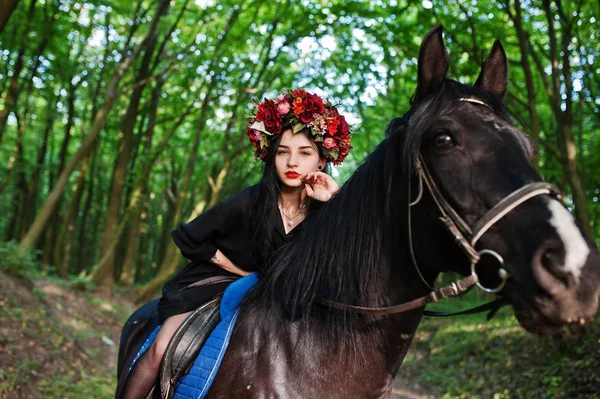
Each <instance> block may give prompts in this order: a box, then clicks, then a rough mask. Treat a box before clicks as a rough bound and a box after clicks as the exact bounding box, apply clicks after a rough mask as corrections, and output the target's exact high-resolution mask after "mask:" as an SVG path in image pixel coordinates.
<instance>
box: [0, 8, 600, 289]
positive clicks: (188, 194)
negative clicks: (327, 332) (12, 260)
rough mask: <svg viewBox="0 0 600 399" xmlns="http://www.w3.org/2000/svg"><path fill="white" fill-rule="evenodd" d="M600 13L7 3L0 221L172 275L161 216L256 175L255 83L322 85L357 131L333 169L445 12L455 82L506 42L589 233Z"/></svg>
mask: <svg viewBox="0 0 600 399" xmlns="http://www.w3.org/2000/svg"><path fill="white" fill-rule="evenodd" d="M159 6H161V7H165V6H166V12H164V13H163V14H160V13H157V10H158V7H159ZM517 6H518V7H517ZM598 18H600V16H599V15H598V8H597V4H595V3H593V2H590V1H588V0H583V1H581V2H576V3H573V4H571V3H564V2H553V1H550V0H544V1H542V2H541V4H538V3H535V2H518V3H517V2H515V1H514V0H486V1H474V0H469V1H466V2H465V1H457V0H452V1H447V2H442V1H437V0H435V1H433V0H432V1H420V2H412V1H408V0H399V1H397V0H377V1H360V0H356V1H337V0H333V1H327V2H325V1H301V2H292V1H281V2H270V3H268V2H267V3H266V2H253V1H249V0H225V1H212V0H206V1H192V0H183V1H178V2H164V1H158V2H157V1H148V0H139V1H137V2H135V3H131V2H123V1H120V0H94V1H87V2H75V1H71V0H69V1H57V0H48V1H45V2H37V1H33V0H30V1H22V2H19V4H18V6H17V8H16V10H15V11H14V12H13V13H12V15H11V16H10V19H9V21H8V25H7V26H6V29H4V31H2V33H1V35H0V93H2V95H0V215H2V216H1V217H0V235H1V236H3V239H4V240H6V241H10V240H17V241H21V240H23V239H24V238H25V237H29V238H31V234H30V233H31V232H32V231H33V232H34V233H36V234H34V235H35V239H34V240H33V241H34V245H33V247H35V248H36V249H38V250H40V251H41V253H40V258H41V261H42V263H43V264H44V265H47V266H50V265H53V266H54V267H55V269H56V271H57V273H58V274H59V275H60V276H61V277H67V276H69V275H71V276H80V277H78V278H80V279H84V278H87V279H90V276H92V277H91V278H93V279H95V280H96V281H98V282H99V283H100V284H102V285H105V284H106V283H107V282H108V283H111V282H112V281H117V282H119V281H120V282H121V283H122V284H123V285H132V284H144V283H146V282H149V281H151V280H153V279H155V278H156V277H157V276H159V275H160V274H161V270H162V271H165V272H166V275H167V276H168V274H169V273H172V272H174V270H175V269H176V268H177V266H178V265H175V268H170V267H169V265H166V264H167V263H169V262H170V261H172V260H173V259H176V256H177V255H176V254H175V252H174V249H173V247H172V244H171V242H170V237H169V231H170V230H171V229H172V228H173V227H174V226H175V225H176V224H177V223H179V222H181V221H185V220H189V219H190V218H192V217H193V216H194V215H196V214H198V213H199V212H201V211H202V210H204V209H206V208H207V207H211V206H213V205H215V204H216V203H218V202H219V201H221V200H223V199H224V198H226V197H227V196H229V195H231V194H233V193H235V192H237V191H239V190H240V189H241V188H243V187H244V186H246V185H249V184H252V183H253V182H256V180H257V179H258V176H259V174H260V162H254V161H253V157H252V145H251V144H250V142H249V141H248V140H247V138H246V136H245V133H246V129H245V125H246V124H247V121H248V119H247V117H248V116H249V115H250V113H251V111H252V110H251V107H252V103H251V99H252V98H253V97H255V98H258V99H262V98H263V97H265V96H268V97H274V96H276V94H277V93H278V92H279V91H280V90H282V89H286V88H287V89H294V88H300V87H301V88H305V89H307V90H310V91H312V92H316V93H317V94H319V95H322V96H324V97H327V98H330V99H332V101H333V102H334V104H335V105H336V106H339V109H340V111H341V112H342V113H343V114H344V115H346V116H347V119H348V120H349V122H350V123H351V124H352V125H353V127H354V128H355V131H356V134H355V137H354V138H353V141H352V145H353V146H354V150H353V151H352V152H351V153H350V155H349V156H348V158H347V159H346V160H345V162H344V164H343V165H341V166H339V167H338V166H336V167H334V168H333V174H334V176H335V177H336V178H337V179H338V180H339V181H340V182H343V181H345V179H346V178H347V177H348V176H349V175H350V174H351V173H352V171H353V170H354V169H355V168H356V166H357V165H358V164H359V163H360V162H361V161H362V160H363V159H364V157H365V156H366V154H368V152H369V151H371V150H372V149H373V147H374V146H375V145H377V143H378V142H380V141H381V139H383V138H384V137H385V134H384V131H385V126H386V124H387V123H388V122H389V121H390V120H391V119H392V118H394V117H398V116H401V115H402V114H403V113H404V112H405V111H406V110H407V109H408V107H409V104H410V98H411V96H412V93H413V92H414V90H415V86H416V67H417V56H418V49H419V44H420V41H421V39H422V38H423V37H424V35H425V34H426V33H427V32H428V31H429V29H431V27H433V26H434V25H435V24H438V23H441V24H443V25H444V27H445V36H446V41H447V43H448V49H449V52H450V57H451V59H452V62H451V65H452V67H451V68H452V69H451V70H450V71H449V74H450V76H452V77H455V78H457V79H460V80H461V81H463V82H466V83H473V82H474V81H475V79H476V77H477V73H478V71H479V65H480V64H481V61H482V60H483V59H484V58H485V56H486V55H487V52H488V51H489V49H490V48H491V45H492V43H493V40H494V39H496V38H497V39H500V40H501V41H502V43H503V45H504V48H505V49H506V52H507V54H508V58H509V62H510V71H511V82H510V88H509V92H508V95H507V98H506V102H507V105H508V106H509V108H510V109H511V111H512V113H513V115H514V119H515V121H516V123H517V124H518V125H519V126H520V127H521V128H522V129H523V130H524V131H526V132H529V133H530V134H531V138H532V140H533V141H534V143H535V144H536V146H537V158H536V159H535V161H536V162H537V165H538V166H539V169H540V173H541V174H542V176H543V177H545V178H546V179H547V180H549V181H551V182H553V183H555V184H557V185H558V186H559V187H560V188H561V189H562V190H563V191H565V193H566V194H567V199H568V203H569V205H570V207H571V208H574V209H575V210H576V211H577V209H578V208H581V209H583V208H588V209H587V211H588V213H589V221H590V226H591V228H590V230H591V233H592V235H593V236H594V237H596V236H598V234H597V233H598V232H600V230H599V229H600V219H599V218H600V206H599V205H598V204H599V201H598V194H600V186H599V184H600V181H599V179H598V176H597V173H596V172H595V171H596V170H598V166H600V157H598V154H600V151H598V149H599V146H600V140H599V139H598V137H597V135H596V134H595V132H596V131H597V130H598V127H599V126H600V119H599V118H598V115H600V113H599V110H598V106H599V105H598V104H600V100H599V98H600V81H599V80H598V78H597V76H598V72H600V71H598V70H597V62H595V61H596V60H597V58H598V55H599V54H598V52H599V50H598V49H599V46H598V38H599V37H600V31H599V30H598V24H597V19H598ZM153 21H154V22H156V27H157V28H156V31H154V30H152V27H153V26H154V23H153ZM519 29H520V31H522V32H523V34H524V36H523V37H524V39H523V40H524V42H523V40H522V39H521V36H520V35H519ZM521 44H523V45H524V47H522V46H521ZM128 57H129V58H130V59H131V63H130V64H128V65H125V64H124V61H125V60H127V59H129V58H128ZM525 61H527V62H528V63H529V66H527V65H526V63H525ZM143 71H146V72H143ZM117 78H118V79H117ZM529 84H531V87H530V86H529ZM13 89H14V90H13ZM530 89H531V92H530ZM557 101H558V102H557ZM103 107H106V108H103ZM2 115H6V120H5V125H4V126H3V125H2V118H3V117H2ZM98 124H99V125H98ZM95 126H101V127H100V130H99V131H98V135H97V138H96V139H95V140H94V141H93V143H92V144H91V145H90V146H89V149H88V150H86V151H82V148H84V146H83V143H84V142H85V138H86V137H89V136H90V134H91V133H93V132H94V129H95ZM128 132H129V133H128ZM569 134H570V136H569ZM126 137H128V139H127V140H126ZM573 150H574V152H573ZM123 153H125V155H124V156H123V155H122V154H123ZM573 154H575V156H576V159H570V158H569V157H572V156H573ZM70 161H73V162H75V166H74V169H73V170H72V171H71V172H68V171H66V170H67V166H68V164H69V162H70ZM571 161H574V162H576V163H577V165H576V166H577V167H576V168H575V169H573V164H572V163H569V162H571ZM61 174H64V179H63V180H61V178H60V176H61ZM61 181H64V182H65V185H64V188H63V189H62V190H59V191H58V192H56V195H55V194H54V193H53V190H55V189H56V188H57V187H58V186H59V184H58V183H59V182H61ZM578 181H579V183H578ZM120 185H122V189H116V188H115V187H118V186H120ZM580 192H581V193H582V194H581V195H583V202H581V201H580V200H581V198H580V197H581V195H579V194H578V193H580ZM50 194H52V195H50ZM50 197H52V198H56V201H55V202H53V204H49V198H50ZM117 199H118V200H117ZM53 201H54V200H53ZM50 202H51V201H50ZM111 206H114V209H116V212H115V211H114V209H113V208H111ZM45 212H48V217H47V218H46V219H45V222H44V223H41V224H36V222H38V221H39V220H40V219H43V218H42V217H41V216H40V215H43V214H44V213H45ZM111 212H112V213H111ZM584 216H585V215H584V214H583V213H581V214H580V212H578V217H580V219H581V218H582V217H584ZM34 227H35V228H34ZM36 230H37V231H36ZM107 255H108V257H107ZM103 259H108V260H107V261H103ZM177 259H178V258H177ZM99 264H102V265H100V266H99ZM106 265H108V266H106ZM165 265H166V266H165ZM104 269H106V270H105V271H106V272H105V273H104V272H103V270H104ZM86 276H87V277H86Z"/></svg>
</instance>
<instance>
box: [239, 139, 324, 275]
mask: <svg viewBox="0 0 600 399" xmlns="http://www.w3.org/2000/svg"><path fill="white" fill-rule="evenodd" d="M283 130H284V131H285V130H286V129H285V128H284V129H283ZM299 133H300V132H299ZM301 133H303V134H304V135H305V136H306V137H307V138H308V139H309V140H310V141H311V142H314V140H313V138H312V136H311V135H310V131H309V130H308V129H304V130H302V131H301ZM281 137H282V135H279V136H276V137H274V138H273V139H272V140H271V142H270V145H269V153H268V154H267V156H266V157H265V159H264V165H263V174H262V178H261V179H260V182H259V183H258V185H257V190H256V191H255V194H254V198H253V201H252V202H253V205H254V206H253V209H254V211H255V214H254V217H253V218H252V226H251V230H250V231H252V234H253V238H252V241H253V242H252V248H251V249H250V252H251V255H252V258H253V260H254V262H255V264H256V265H257V266H259V267H263V266H265V265H266V264H267V262H268V260H269V259H270V258H271V257H272V256H273V254H274V253H275V250H276V248H275V246H274V245H273V241H274V240H273V236H274V235H275V234H276V232H275V229H273V228H268V227H267V226H275V225H276V223H281V221H280V220H278V218H281V216H280V215H279V212H275V209H278V201H279V196H280V189H279V180H278V179H277V171H276V170H275V157H276V155H277V149H278V147H279V143H280V142H281ZM316 147H317V150H318V153H319V158H320V159H323V158H324V157H325V156H324V154H323V150H322V148H321V147H320V146H318V145H317V146H316ZM326 169H327V167H326V168H325V170H326ZM323 172H325V171H323ZM315 202H316V201H311V202H309V203H308V204H307V205H308V208H309V210H313V209H314V208H315V205H316V206H318V204H315Z"/></svg>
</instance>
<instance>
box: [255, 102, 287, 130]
mask: <svg viewBox="0 0 600 399" xmlns="http://www.w3.org/2000/svg"><path fill="white" fill-rule="evenodd" d="M256 120H257V121H258V122H263V123H264V124H265V129H266V130H267V131H268V132H269V133H273V134H281V127H282V123H281V115H279V112H277V106H276V105H275V102H274V101H273V100H265V101H264V102H262V103H260V105H259V106H258V113H257V114H256Z"/></svg>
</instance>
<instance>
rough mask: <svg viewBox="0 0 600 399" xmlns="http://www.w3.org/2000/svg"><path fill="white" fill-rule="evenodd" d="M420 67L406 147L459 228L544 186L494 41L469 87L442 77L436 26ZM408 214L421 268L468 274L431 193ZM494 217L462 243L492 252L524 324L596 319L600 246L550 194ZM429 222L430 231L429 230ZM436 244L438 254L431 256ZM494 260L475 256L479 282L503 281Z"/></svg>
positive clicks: (443, 55)
mask: <svg viewBox="0 0 600 399" xmlns="http://www.w3.org/2000/svg"><path fill="white" fill-rule="evenodd" d="M418 69H419V75H418V88H417V93H416V95H415V98H414V101H413V107H412V108H411V111H409V113H408V114H407V116H406V117H405V121H404V122H405V123H406V127H405V132H406V142H405V143H404V145H405V151H407V152H412V153H413V154H414V153H420V154H421V156H422V159H423V161H424V164H425V168H426V169H427V170H428V172H429V174H430V176H431V178H432V180H433V182H434V184H435V185H437V187H438V188H439V193H440V194H441V196H442V197H443V199H445V200H446V201H447V203H448V205H449V206H450V207H451V208H452V209H453V210H455V211H456V213H457V214H458V215H459V217H460V218H461V219H462V220H464V221H465V222H466V225H467V227H466V229H467V230H469V229H471V230H473V229H477V226H478V223H479V222H480V221H481V219H482V218H484V217H485V216H486V214H487V213H488V212H489V211H490V209H492V208H494V206H495V205H497V204H498V203H499V202H500V201H502V200H503V199H505V198H507V197H510V195H511V194H512V193H514V192H515V191H517V190H519V189H520V188H522V187H524V186H527V185H530V184H531V183H535V182H541V180H542V179H541V177H540V175H539V174H538V172H537V171H536V169H535V168H534V167H533V166H532V164H531V154H532V151H531V150H532V148H531V145H530V142H529V140H528V139H527V137H526V136H525V135H524V134H523V132H521V131H520V130H519V129H517V128H516V127H515V126H513V124H512V123H511V121H510V118H509V117H508V114H507V112H506V110H505V107H504V105H503V102H502V99H503V97H504V94H505V92H506V88H507V83H508V63H507V59H506V54H505V52H504V50H503V48H502V46H501V44H500V43H499V42H496V43H495V44H494V47H493V49H492V51H491V53H490V55H489V56H488V58H487V59H486V61H485V62H484V65H483V68H482V70H481V73H480V75H479V78H478V79H477V81H476V83H475V85H473V86H472V87H471V86H467V85H463V84H460V83H458V82H456V81H453V80H450V79H448V78H446V72H447V70H448V55H447V52H446V48H445V45H444V42H443V39H442V30H441V28H436V29H434V30H433V31H431V32H430V33H429V34H428V36H427V37H426V38H425V39H424V41H423V44H422V46H421V50H420V54H419V67H418ZM413 159H414V158H413ZM415 161H416V160H415ZM412 186H413V187H415V188H414V189H413V190H412V191H413V198H414V196H415V195H416V194H415V192H416V191H417V187H418V184H415V181H413V185H412ZM425 186H426V185H425ZM424 191H425V192H426V193H427V188H424ZM413 213H414V214H415V217H414V220H413V225H414V228H413V230H414V232H413V234H414V235H415V238H416V241H417V242H416V243H415V249H416V251H417V258H418V259H419V262H420V263H422V265H423V266H425V265H426V264H427V265H428V267H431V268H435V267H437V265H440V264H442V263H445V264H446V265H447V266H448V268H449V269H453V270H456V271H460V272H461V273H463V274H469V273H471V269H470V267H469V262H468V261H467V262H465V260H464V259H465V257H464V255H462V253H461V254H459V253H458V252H457V251H458V250H457V249H456V248H458V246H457V244H456V243H455V242H454V239H453V237H452V236H451V235H450V234H448V232H447V231H445V230H444V229H442V228H439V226H440V225H441V224H440V223H439V220H438V217H439V216H440V211H439V210H438V208H437V207H436V206H435V201H434V200H433V195H432V194H429V195H428V194H425V195H424V198H423V200H422V201H421V202H420V203H419V204H417V205H415V206H413ZM492 219H494V220H492V221H491V223H490V224H489V226H490V228H489V229H486V230H485V231H483V232H482V234H480V237H477V238H474V237H473V236H472V235H471V236H470V237H469V235H470V234H469V233H465V237H466V238H467V241H472V243H473V247H474V248H475V249H476V250H477V251H481V250H483V249H487V250H492V251H494V252H495V253H497V254H498V255H499V256H500V257H501V258H502V259H503V261H504V265H503V268H504V269H505V270H506V271H507V272H508V275H509V276H510V277H509V278H508V279H507V280H506V284H505V285H504V286H503V289H502V290H501V291H500V295H502V296H504V297H506V298H507V299H508V300H509V301H510V302H511V304H512V305H513V307H514V309H515V314H516V316H517V318H518V320H519V321H520V323H521V324H522V325H523V327H525V328H526V329H527V330H529V331H532V332H536V333H549V332H552V331H554V330H555V329H556V328H557V327H559V326H561V325H564V324H567V323H573V322H583V321H585V320H589V319H590V318H592V317H593V316H594V315H595V314H596V312H597V309H598V297H599V295H600V262H599V257H598V250H597V248H596V246H595V245H594V243H593V241H592V240H591V239H589V237H586V234H585V233H584V232H583V230H582V229H581V228H580V227H579V226H578V225H577V222H576V221H575V220H574V218H573V216H572V215H571V214H570V213H569V212H568V211H567V210H566V209H565V207H564V206H563V204H562V203H561V202H560V200H559V198H558V197H557V196H555V195H551V194H549V195H548V194H545V195H537V194H536V195H533V196H531V197H528V198H526V199H524V200H523V201H522V203H519V205H517V206H515V207H514V209H512V210H510V211H509V212H507V213H506V214H503V215H499V217H498V218H497V220H495V219H496V218H492ZM423 221H426V222H423ZM427 221H428V222H427ZM420 222H423V223H422V225H421V226H418V225H417V223H420ZM432 224H434V225H435V226H437V227H438V228H436V229H435V230H436V232H433V233H432ZM442 230H444V231H442ZM472 233H473V234H475V235H476V232H472ZM423 237H429V238H428V239H425V238H423ZM434 240H437V242H434ZM434 247H435V248H437V249H438V250H437V251H432V248H434ZM449 254H450V255H453V256H449ZM498 263H499V262H498V259H497V258H496V257H494V256H482V257H481V262H480V263H479V264H477V267H476V268H475V269H476V273H477V274H478V276H479V278H480V281H481V282H482V284H484V285H489V286H492V285H495V284H500V283H501V282H500V281H499V279H498V277H497V275H498V270H499V268H500V266H499V265H498ZM434 265H436V266H434ZM468 267H469V268H468Z"/></svg>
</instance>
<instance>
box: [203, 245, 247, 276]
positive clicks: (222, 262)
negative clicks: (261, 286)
mask: <svg viewBox="0 0 600 399" xmlns="http://www.w3.org/2000/svg"><path fill="white" fill-rule="evenodd" d="M210 261H211V263H214V264H215V265H217V266H219V267H220V268H222V269H225V270H227V271H228V272H230V273H233V274H237V275H238V276H242V277H244V276H247V275H249V274H251V273H250V272H247V271H246V270H244V269H241V268H240V267H238V266H237V265H236V264H235V263H233V262H232V261H230V260H229V258H227V256H225V254H223V252H221V250H219V249H217V252H216V253H215V255H214V256H213V257H212V258H210Z"/></svg>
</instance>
